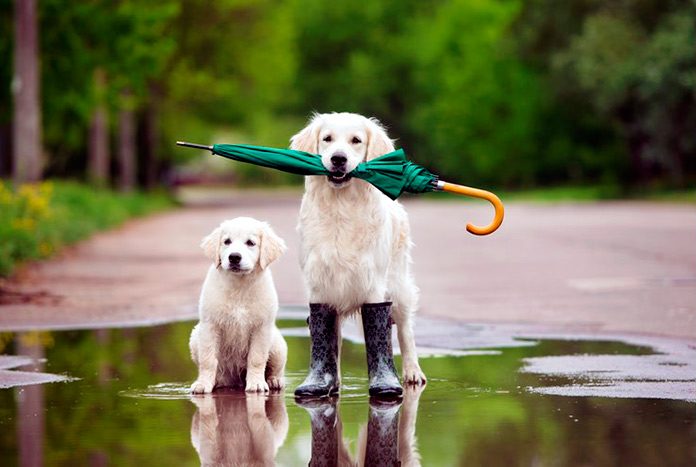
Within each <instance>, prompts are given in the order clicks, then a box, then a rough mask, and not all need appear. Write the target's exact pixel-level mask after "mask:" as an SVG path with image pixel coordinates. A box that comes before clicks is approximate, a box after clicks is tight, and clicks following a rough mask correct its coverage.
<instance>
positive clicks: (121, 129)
mask: <svg viewBox="0 0 696 467" xmlns="http://www.w3.org/2000/svg"><path fill="white" fill-rule="evenodd" d="M130 101H131V94H130V92H128V91H124V92H123V93H122V95H121V110H120V111H119V114H118V161H119V188H120V189H121V191H130V190H132V189H133V188H135V182H136V163H135V113H134V112H133V108H132V107H133V106H132V103H131V102H130Z"/></svg>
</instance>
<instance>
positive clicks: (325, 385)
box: [295, 303, 339, 397]
mask: <svg viewBox="0 0 696 467" xmlns="http://www.w3.org/2000/svg"><path fill="white" fill-rule="evenodd" d="M336 315H337V314H336V310H335V309H334V308H333V307H332V306H330V305H325V304H323V303H310V305H309V320H308V323H309V334H310V337H311V341H312V342H311V355H310V362H309V374H308V375H307V378H305V380H304V382H303V383H302V384H301V385H300V386H298V388H297V389H295V396H297V397H323V396H330V395H332V394H336V393H337V392H338V389H339V379H338V329H337V328H336V326H337V316H336Z"/></svg>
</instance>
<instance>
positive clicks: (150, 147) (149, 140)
mask: <svg viewBox="0 0 696 467" xmlns="http://www.w3.org/2000/svg"><path fill="white" fill-rule="evenodd" d="M159 98H160V92H159V89H158V88H157V86H155V85H151V86H150V96H149V100H148V105H147V108H146V109H145V125H144V126H145V128H144V129H145V135H144V136H145V186H146V187H147V189H148V190H151V189H153V188H154V187H155V186H156V185H157V178H158V164H159V159H158V157H157V149H158V146H159V127H158V125H157V124H158V121H157V117H158V112H159V102H160V100H159Z"/></svg>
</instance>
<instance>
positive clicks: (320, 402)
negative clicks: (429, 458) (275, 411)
mask: <svg viewBox="0 0 696 467" xmlns="http://www.w3.org/2000/svg"><path fill="white" fill-rule="evenodd" d="M423 389H424V386H408V387H407V388H405V389H404V397H403V401H402V400H400V399H394V400H390V401H385V400H381V399H378V398H372V399H370V408H369V415H368V423H367V426H366V427H365V426H363V427H362V428H361V429H360V434H359V437H358V443H357V444H358V448H357V452H358V460H357V461H355V460H354V459H353V458H352V457H351V455H350V453H349V451H348V448H347V443H346V442H344V440H343V437H342V431H343V429H342V428H343V427H342V424H341V418H340V416H339V414H338V407H337V399H336V398H321V399H312V400H306V399H296V402H297V404H298V405H300V406H301V407H303V408H304V409H305V410H307V412H309V416H310V419H311V424H312V458H311V459H310V461H309V465H310V466H311V467H329V466H356V465H364V466H396V465H401V466H420V465H421V461H420V454H419V453H418V448H417V444H416V418H417V415H418V400H419V398H420V395H421V393H422V392H423Z"/></svg>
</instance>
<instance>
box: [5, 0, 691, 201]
mask: <svg viewBox="0 0 696 467" xmlns="http://www.w3.org/2000/svg"><path fill="white" fill-rule="evenodd" d="M0 2H1V3H2V4H3V5H4V6H6V8H2V9H0V25H4V26H7V27H3V28H2V29H0V31H2V32H0V52H4V55H5V56H8V57H9V56H11V53H12V14H11V13H12V6H11V2H10V1H9V0H0ZM39 8H40V13H41V14H40V22H41V24H40V39H41V63H42V84H43V89H42V93H41V95H42V100H43V118H44V127H45V131H44V135H45V138H44V139H45V146H46V148H47V152H48V153H49V155H50V157H49V159H50V164H49V173H50V174H59V175H70V176H75V174H78V175H79V174H82V173H83V170H84V166H85V154H86V146H87V145H86V140H87V131H88V124H89V118H90V115H91V114H92V112H93V110H94V107H95V105H96V104H97V103H100V102H101V103H106V104H107V107H108V110H109V112H110V114H111V118H110V121H111V125H112V126H114V122H115V113H116V111H117V110H118V109H119V108H120V107H121V106H124V105H127V106H131V107H133V108H135V110H137V111H139V112H140V111H144V110H145V109H151V108H156V110H157V120H158V121H157V130H158V131H159V150H158V151H155V152H156V153H158V154H159V156H160V157H165V158H166V159H168V160H169V161H170V162H171V163H172V164H179V163H181V162H184V161H186V160H190V159H195V158H196V157H197V156H196V154H194V153H193V152H191V151H185V150H178V149H175V148H173V147H172V142H173V141H175V140H177V139H184V138H186V139H190V140H200V141H210V142H231V143H235V142H246V143H253V144H263V145H274V146H285V145H286V144H287V141H288V138H289V136H290V135H291V134H293V133H294V132H295V131H296V130H298V129H299V127H300V126H301V125H302V122H303V120H304V119H305V118H306V117H307V116H308V115H309V114H310V113H311V112H312V111H320V112H326V111H354V112H359V113H363V114H366V115H370V116H375V117H378V118H379V119H380V120H382V121H383V122H384V123H385V124H386V125H387V127H388V128H389V131H390V134H391V135H392V136H393V137H395V138H397V140H398V144H399V145H400V146H403V147H405V148H406V150H407V151H408V153H409V154H410V155H411V156H412V157H413V158H415V159H416V160H417V161H419V162H421V163H423V164H425V165H427V166H428V167H430V168H431V169H433V170H435V171H439V172H441V173H442V174H443V176H447V177H448V178H450V179H452V180H455V181H460V182H463V183H467V184H485V185H487V186H497V187H505V188H527V187H533V186H542V185H557V184H559V183H571V184H574V185H578V184H587V183H589V184H601V185H612V184H614V185H617V184H623V185H625V186H626V185H630V184H638V185H646V184H651V183H653V182H659V183H661V184H666V185H671V186H677V187H679V186H688V185H690V184H692V183H693V181H694V180H695V179H696V178H695V177H696V157H694V154H696V132H694V131H693V128H694V127H696V54H694V53H693V49H694V43H696V33H695V27H694V24H696V6H695V5H694V4H693V2H691V1H689V0H625V1H621V2H600V1H597V0H567V1H564V2H558V1H556V0H525V1H522V0H476V1H471V0H437V1H434V2H419V1H416V0H405V1H397V0H376V1H373V2H367V3H365V2H362V3H360V2H358V3H356V2H326V1H323V0H282V1H279V2H273V1H270V0H261V1H252V0H216V1H204V0H166V1H164V2H156V3H152V2H147V1H145V0H122V1H119V2H108V1H106V0H94V1H90V2H65V1H64V0H46V1H43V2H40V3H39ZM11 66H12V63H11V60H6V61H3V62H0V80H5V81H7V82H9V80H10V77H11ZM95 72H100V73H103V74H104V76H105V77H106V84H105V85H104V86H103V87H102V88H100V87H99V86H97V85H96V84H95V81H96V80H95ZM3 89H4V91H0V125H2V124H5V125H6V124H7V122H9V121H10V117H11V102H10V94H9V89H10V87H9V86H5V87H3ZM125 90H128V91H129V92H130V97H129V98H128V99H126V100H123V92H124V91H125ZM6 128H7V127H6ZM230 133H234V134H237V135H244V137H245V139H244V140H243V141H240V140H235V141H226V140H222V139H220V138H222V137H224V135H226V134H230ZM236 171H237V172H238V174H239V178H238V180H240V181H242V182H244V183H246V182H253V181H262V182H264V183H285V182H287V181H292V180H297V179H296V178H287V177H286V176H284V175H278V174H269V173H267V171H261V170H259V169H256V168H246V167H245V168H239V169H238V170H236ZM625 186H624V188H625Z"/></svg>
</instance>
